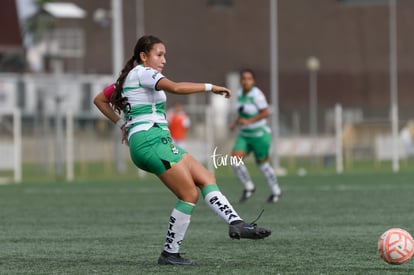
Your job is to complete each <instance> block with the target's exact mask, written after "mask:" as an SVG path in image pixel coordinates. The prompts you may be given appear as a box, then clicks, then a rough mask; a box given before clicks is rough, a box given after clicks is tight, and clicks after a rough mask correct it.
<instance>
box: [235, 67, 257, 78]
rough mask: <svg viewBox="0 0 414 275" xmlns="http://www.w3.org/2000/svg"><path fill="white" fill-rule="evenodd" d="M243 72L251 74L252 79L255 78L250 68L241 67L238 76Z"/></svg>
mask: <svg viewBox="0 0 414 275" xmlns="http://www.w3.org/2000/svg"><path fill="white" fill-rule="evenodd" d="M245 73H249V74H251V75H252V77H253V79H254V80H256V74H255V73H254V71H253V70H252V69H249V68H245V69H241V70H240V72H239V75H240V77H242V76H243V75H244V74H245Z"/></svg>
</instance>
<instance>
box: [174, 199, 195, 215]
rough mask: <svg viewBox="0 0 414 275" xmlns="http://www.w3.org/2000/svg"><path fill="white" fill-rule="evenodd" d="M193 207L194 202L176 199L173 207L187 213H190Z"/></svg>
mask: <svg viewBox="0 0 414 275" xmlns="http://www.w3.org/2000/svg"><path fill="white" fill-rule="evenodd" d="M194 208H195V204H193V203H191V202H186V201H182V200H178V202H177V204H176V205H175V209H177V210H178V211H180V212H182V213H184V214H187V215H192V214H193V211H194Z"/></svg>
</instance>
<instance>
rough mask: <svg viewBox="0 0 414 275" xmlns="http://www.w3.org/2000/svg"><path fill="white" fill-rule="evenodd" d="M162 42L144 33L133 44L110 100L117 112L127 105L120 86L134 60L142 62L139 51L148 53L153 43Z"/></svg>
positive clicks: (132, 66) (133, 64)
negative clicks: (130, 54) (130, 55)
mask: <svg viewBox="0 0 414 275" xmlns="http://www.w3.org/2000/svg"><path fill="white" fill-rule="evenodd" d="M158 43H163V42H162V41H161V39H159V38H158V37H155V36H153V35H144V36H142V37H141V38H140V39H138V41H137V44H135V48H134V54H133V56H132V57H131V58H130V59H129V60H128V61H127V63H126V64H125V66H124V68H123V69H122V71H121V74H120V75H119V77H118V79H117V80H116V82H115V91H114V93H113V94H112V98H111V102H112V104H113V107H114V109H115V110H116V111H118V112H119V113H120V112H121V111H122V110H124V109H125V108H126V106H127V105H128V98H126V97H123V96H122V86H123V85H124V81H125V78H126V77H127V75H128V74H129V72H130V71H131V70H132V69H133V68H134V66H135V62H137V63H138V64H142V60H141V57H140V53H141V52H144V53H146V54H148V53H149V52H150V51H151V49H152V47H153V46H154V44H158Z"/></svg>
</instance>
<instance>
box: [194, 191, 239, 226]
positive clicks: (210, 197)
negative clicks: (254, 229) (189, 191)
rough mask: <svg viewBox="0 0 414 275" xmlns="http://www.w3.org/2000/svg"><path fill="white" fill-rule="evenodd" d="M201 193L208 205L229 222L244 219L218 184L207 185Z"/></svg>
mask: <svg viewBox="0 0 414 275" xmlns="http://www.w3.org/2000/svg"><path fill="white" fill-rule="evenodd" d="M201 193H202V194H203V197H204V201H205V202H206V203H207V205H208V206H209V207H210V208H211V209H212V210H213V211H214V212H216V214H217V215H219V217H220V218H222V219H223V220H224V221H225V222H227V223H228V224H230V223H232V222H234V221H241V220H242V218H240V216H239V215H238V214H237V212H236V211H235V210H234V209H233V206H232V205H231V204H230V202H229V201H228V200H227V198H226V197H225V196H224V195H223V194H222V193H221V192H220V190H219V188H218V186H217V185H216V184H210V185H207V186H206V187H204V188H203V189H202V190H201Z"/></svg>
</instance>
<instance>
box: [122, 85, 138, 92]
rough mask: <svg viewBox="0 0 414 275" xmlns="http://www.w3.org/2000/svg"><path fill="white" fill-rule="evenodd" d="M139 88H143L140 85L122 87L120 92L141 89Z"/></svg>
mask: <svg viewBox="0 0 414 275" xmlns="http://www.w3.org/2000/svg"><path fill="white" fill-rule="evenodd" d="M141 88H143V87H142V86H141V85H138V86H135V87H124V88H122V94H125V93H127V92H129V91H132V90H137V89H141Z"/></svg>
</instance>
